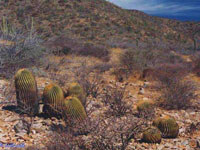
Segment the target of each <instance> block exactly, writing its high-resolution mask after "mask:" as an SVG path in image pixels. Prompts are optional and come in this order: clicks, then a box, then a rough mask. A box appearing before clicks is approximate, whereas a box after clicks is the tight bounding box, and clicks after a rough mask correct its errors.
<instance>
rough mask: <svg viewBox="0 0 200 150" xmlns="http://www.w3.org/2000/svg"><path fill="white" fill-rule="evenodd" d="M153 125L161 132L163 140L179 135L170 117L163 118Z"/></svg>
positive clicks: (177, 128) (174, 122)
mask: <svg viewBox="0 0 200 150" xmlns="http://www.w3.org/2000/svg"><path fill="white" fill-rule="evenodd" d="M153 125H154V126H155V127H157V128H158V129H159V130H160V131H161V132H162V137H163V138H176V137H177V136H178V133H179V126H178V124H177V122H176V120H175V119H174V118H172V117H169V116H165V117H163V118H157V119H155V120H154V121H153Z"/></svg>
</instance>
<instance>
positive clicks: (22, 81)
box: [15, 69, 39, 114]
mask: <svg viewBox="0 0 200 150" xmlns="http://www.w3.org/2000/svg"><path fill="white" fill-rule="evenodd" d="M15 89H16V99H17V105H18V107H19V108H20V110H21V111H22V112H25V113H31V114H36V113H38V109H39V101H38V95H37V94H38V91H37V83H36V80H35V77H34V76H33V74H32V73H31V72H30V71H29V70H27V69H20V70H19V71H17V73H16V74H15Z"/></svg>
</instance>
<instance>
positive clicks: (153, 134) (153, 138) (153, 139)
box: [142, 127, 161, 143]
mask: <svg viewBox="0 0 200 150" xmlns="http://www.w3.org/2000/svg"><path fill="white" fill-rule="evenodd" d="M142 141H143V142H146V143H160V142H161V132H160V131H159V129H158V128H155V127H151V128H149V129H147V130H146V131H145V132H144V133H143V136H142Z"/></svg>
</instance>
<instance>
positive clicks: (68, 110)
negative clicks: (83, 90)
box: [63, 96, 87, 123]
mask: <svg viewBox="0 0 200 150" xmlns="http://www.w3.org/2000/svg"><path fill="white" fill-rule="evenodd" d="M63 116H65V119H67V120H68V121H70V123H74V122H81V121H83V120H84V119H85V118H86V117H87V115H86V112H85V109H84V107H83V105H82V104H81V102H80V100H79V99H78V98H77V97H71V96H69V97H67V98H65V107H64V110H63Z"/></svg>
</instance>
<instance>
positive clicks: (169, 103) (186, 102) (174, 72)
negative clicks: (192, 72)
mask: <svg viewBox="0 0 200 150" xmlns="http://www.w3.org/2000/svg"><path fill="white" fill-rule="evenodd" d="M186 75H187V72H186V71H184V68H183V67H180V66H179V67H178V66H168V67H166V66H164V65H163V66H161V67H160V68H159V69H158V70H157V72H156V74H155V76H154V78H155V79H156V80H157V81H158V88H159V89H160V91H161V97H160V99H161V101H160V102H159V103H160V105H161V106H162V107H164V108H166V109H186V108H188V107H190V106H191V100H192V99H194V98H196V95H195V94H194V92H195V90H196V87H195V85H194V83H193V82H191V81H188V80H185V79H184V77H185V76H186Z"/></svg>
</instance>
